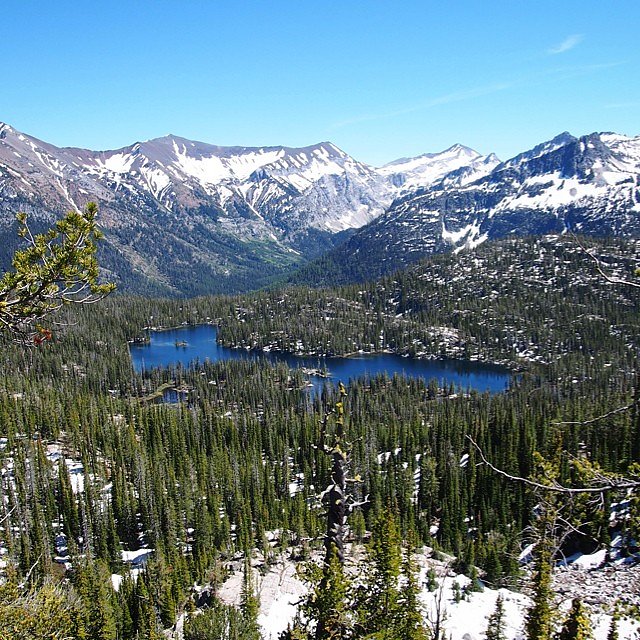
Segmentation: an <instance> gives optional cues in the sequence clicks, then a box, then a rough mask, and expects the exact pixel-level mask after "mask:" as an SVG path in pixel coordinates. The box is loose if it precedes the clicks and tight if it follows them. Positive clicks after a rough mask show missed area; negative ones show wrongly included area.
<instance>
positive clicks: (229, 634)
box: [184, 598, 260, 640]
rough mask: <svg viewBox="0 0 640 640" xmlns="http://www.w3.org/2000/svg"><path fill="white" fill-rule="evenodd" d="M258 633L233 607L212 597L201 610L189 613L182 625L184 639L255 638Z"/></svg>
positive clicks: (242, 639) (243, 639)
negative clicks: (209, 602) (208, 604)
mask: <svg viewBox="0 0 640 640" xmlns="http://www.w3.org/2000/svg"><path fill="white" fill-rule="evenodd" d="M259 638H260V635H259V634H257V632H256V631H255V630H254V629H252V628H251V625H248V624H247V619H246V618H245V617H244V615H243V614H242V613H241V612H240V611H238V609H236V608H235V607H232V606H229V605H225V604H223V603H222V602H220V600H218V599H216V598H214V599H213V602H212V603H211V605H210V606H209V607H208V608H206V609H204V610H203V611H202V612H198V613H194V614H191V615H189V617H188V618H187V620H186V622H185V625H184V640H256V639H259Z"/></svg>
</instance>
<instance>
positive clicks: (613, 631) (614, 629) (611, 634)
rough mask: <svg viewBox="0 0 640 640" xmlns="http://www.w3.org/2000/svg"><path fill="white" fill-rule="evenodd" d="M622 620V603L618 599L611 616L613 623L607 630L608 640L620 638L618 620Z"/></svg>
mask: <svg viewBox="0 0 640 640" xmlns="http://www.w3.org/2000/svg"><path fill="white" fill-rule="evenodd" d="M619 620H620V605H619V602H618V601H616V604H615V606H614V608H613V615H612V616H611V624H610V625H609V631H608V632H607V640H618V638H619V635H620V634H619V632H618V621H619Z"/></svg>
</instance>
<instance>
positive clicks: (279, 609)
mask: <svg viewBox="0 0 640 640" xmlns="http://www.w3.org/2000/svg"><path fill="white" fill-rule="evenodd" d="M353 553H354V557H355V558H356V559H361V557H360V556H361V550H360V551H356V552H353ZM599 559H600V552H598V553H595V554H591V555H590V556H581V557H580V558H576V559H575V560H574V563H573V564H571V565H568V566H565V567H559V568H558V570H557V571H556V575H555V588H556V591H557V593H558V594H559V604H558V607H559V608H560V609H561V610H562V611H563V612H565V613H566V611H568V609H569V607H570V604H571V599H572V598H573V597H576V596H577V595H579V596H581V597H583V598H584V601H585V602H586V603H587V604H589V605H590V606H591V607H592V611H593V613H592V616H591V619H592V623H593V628H594V637H595V640H606V637H607V633H608V631H609V626H610V624H611V618H610V616H609V615H606V614H605V613H603V612H602V606H601V605H602V604H603V600H602V599H601V600H600V601H597V600H596V599H594V597H593V596H592V594H591V592H590V590H589V589H585V585H586V584H587V583H590V582H594V592H598V591H600V592H601V591H602V590H603V587H602V586H597V584H596V583H597V582H598V579H599V577H600V574H602V576H601V577H602V580H606V581H608V582H609V583H612V582H614V583H615V586H614V591H616V593H618V592H619V593H618V595H620V596H622V595H625V596H628V595H629V590H628V589H632V590H634V589H636V585H635V581H634V578H633V576H628V575H627V572H626V570H624V571H623V570H621V569H617V570H615V574H616V575H615V577H614V578H612V577H611V575H608V574H607V575H605V573H606V572H604V573H603V572H602V571H601V570H596V571H594V570H593V568H592V567H594V566H596V562H598V561H599ZM416 561H417V564H418V566H419V569H420V571H419V584H420V585H421V587H422V593H421V596H420V599H421V602H422V604H423V607H424V614H425V616H426V621H427V626H428V625H429V620H433V619H434V616H435V613H436V609H437V602H438V600H439V601H440V610H441V613H443V614H444V629H445V637H447V638H450V639H451V640H483V638H484V635H485V632H486V629H487V623H488V617H489V616H490V615H491V613H493V611H494V609H495V605H496V600H497V599H498V596H499V595H502V597H503V600H504V610H505V619H506V625H505V637H506V640H521V639H522V638H523V637H524V620H525V615H526V612H527V609H528V608H529V606H530V605H531V599H530V598H529V597H528V596H527V595H525V594H522V593H516V592H514V591H510V590H508V589H490V588H488V587H485V588H484V589H483V591H481V592H470V593H466V594H465V587H466V586H467V585H469V583H470V580H469V578H467V577H466V576H464V575H460V574H456V573H454V572H453V571H452V570H451V569H450V563H448V562H446V561H444V560H436V559H435V558H433V557H432V555H431V550H430V549H428V548H425V550H424V552H422V553H420V554H418V555H417V557H416ZM252 562H253V565H254V568H253V572H254V579H255V581H256V590H257V592H258V595H259V597H260V613H259V616H258V622H259V624H260V626H261V628H262V632H263V636H264V640H277V638H278V635H279V633H281V632H282V631H283V630H284V629H286V628H287V625H288V624H289V623H290V622H291V621H292V620H293V617H294V615H295V612H296V608H297V603H298V602H299V601H300V599H301V598H302V596H303V595H304V594H305V592H306V586H305V584H304V583H303V582H302V581H301V580H299V579H298V577H297V574H296V563H294V562H293V561H291V560H289V559H288V555H284V556H280V557H279V558H278V561H277V562H276V563H275V564H273V565H271V566H269V567H268V568H265V565H264V564H263V563H262V560H261V557H260V556H257V558H256V559H254V560H253V561H252ZM242 567H243V563H242V561H237V562H235V563H234V564H233V567H232V573H231V575H230V577H229V578H228V579H227V580H226V581H225V583H224V584H223V585H222V587H221V588H220V589H219V591H218V596H219V597H220V599H221V600H222V601H223V602H225V603H227V604H232V605H235V606H239V604H240V592H241V590H242V579H243V569H242ZM429 568H433V569H434V570H435V572H436V576H437V583H438V587H437V588H436V590H435V591H433V592H430V591H429V590H428V589H427V571H428V569H429ZM638 569H639V571H638V574H639V575H640V567H639V568H638ZM265 571H266V572H265ZM612 571H614V570H613V569H612ZM263 573H264V575H262V574H263ZM618 580H622V581H623V582H624V581H625V580H626V581H627V582H626V584H627V587H628V589H626V588H624V587H622V586H619V585H618V584H617V581H618ZM456 583H457V585H458V591H459V593H460V597H459V601H458V602H456V595H455V594H456V588H455V584H456ZM571 585H575V589H573V588H572V586H571ZM576 590H577V591H576ZM607 610H608V611H610V609H608V608H607ZM638 630H639V625H638V623H637V622H633V621H631V620H628V619H622V620H620V623H619V632H620V636H619V637H620V640H631V639H632V638H635V637H637V636H636V635H635V634H636V633H638Z"/></svg>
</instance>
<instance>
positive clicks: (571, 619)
mask: <svg viewBox="0 0 640 640" xmlns="http://www.w3.org/2000/svg"><path fill="white" fill-rule="evenodd" d="M592 638H593V631H592V629H591V620H590V619H589V614H588V612H587V610H586V608H585V606H584V604H583V603H582V600H580V598H574V599H573V601H572V603H571V609H570V611H569V614H568V616H567V619H566V620H565V623H564V625H563V626H562V630H561V631H560V633H559V634H558V640H592Z"/></svg>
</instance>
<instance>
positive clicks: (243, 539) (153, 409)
mask: <svg viewBox="0 0 640 640" xmlns="http://www.w3.org/2000/svg"><path fill="white" fill-rule="evenodd" d="M590 246H593V247H595V251H596V254H597V255H598V256H599V259H600V261H601V262H600V265H601V267H600V269H601V271H604V272H605V273H606V274H607V275H610V278H609V279H607V278H605V277H603V275H602V273H601V271H600V270H599V268H598V265H596V263H595V262H594V261H593V260H592V259H591V257H590V256H589V255H587V254H586V253H585V251H584V250H583V249H582V248H581V247H580V246H579V245H578V244H577V243H576V242H575V241H574V240H573V239H571V238H557V237H547V238H542V239H541V238H537V239H518V240H509V241H503V242H499V243H491V244H487V245H484V246H482V247H480V248H478V249H476V250H474V251H473V252H467V253H461V254H459V255H455V256H436V257H433V258H431V259H429V260H427V261H424V262H421V263H419V264H417V265H415V266H413V267H410V268H409V269H407V270H406V271H403V272H400V273H397V274H394V275H393V276H388V277H385V278H383V279H381V280H377V281H375V282H370V283H366V284H361V285H350V286H345V287H340V288H327V289H308V288H302V287H299V288H296V287H293V288H286V289H280V288H278V289H270V290H265V291H261V292H257V293H252V294H245V295H241V296H216V297H199V298H193V299H182V300H170V299H148V298H141V297H131V296H126V295H121V294H115V295H112V296H110V297H108V298H106V299H104V300H102V301H101V302H99V303H98V304H95V305H91V306H86V307H82V306H80V307H73V308H67V309H64V310H63V312H62V313H61V314H59V315H58V316H56V318H55V322H53V323H52V324H51V325H50V327H49V328H50V329H51V331H52V339H51V340H46V341H44V342H41V343H40V344H37V345H36V344H34V345H32V346H30V347H27V346H25V345H23V344H15V343H13V342H12V341H11V340H10V338H9V337H7V336H5V337H4V338H3V340H4V342H3V345H2V354H3V378H2V381H0V469H1V470H2V476H1V482H0V554H1V555H0V571H1V572H2V575H3V578H4V582H3V584H2V585H1V586H0V607H2V618H3V620H2V621H0V629H1V632H0V637H7V638H10V637H16V638H29V637H37V638H40V637H54V638H58V637H60V638H62V637H74V638H75V637H78V638H101V639H105V640H107V639H116V638H117V639H122V640H124V639H129V638H149V639H151V638H161V637H163V635H162V634H163V629H170V628H172V627H173V626H174V625H175V624H176V622H177V621H178V620H179V619H181V618H184V615H183V614H184V613H185V612H187V613H188V612H193V611H194V610H196V609H198V608H200V607H201V605H202V587H205V586H207V587H208V591H207V593H208V594H213V600H212V601H209V604H210V607H209V609H208V611H209V612H213V614H207V615H208V616H209V618H206V616H203V617H201V619H200V622H197V620H198V616H192V619H193V621H195V622H193V623H192V625H191V627H189V623H188V622H187V626H186V627H185V634H186V635H185V637H188V638H190V639H196V638H207V637H214V638H215V637H220V638H226V637H230V638H231V637H233V638H236V637H237V638H257V637H259V630H258V628H257V626H256V622H255V620H256V602H255V594H253V592H252V586H251V580H250V579H249V577H247V580H246V584H245V586H244V587H243V605H242V607H241V610H240V611H239V612H238V611H236V610H235V609H233V608H229V607H226V606H225V605H222V604H221V603H220V602H218V601H217V600H215V593H216V590H217V589H218V588H219V587H220V585H221V584H222V583H223V581H224V579H225V577H226V575H227V573H228V567H229V563H231V562H236V563H237V562H244V559H245V558H251V557H252V556H254V555H255V554H256V553H259V554H260V557H261V558H262V559H263V561H264V563H265V564H268V563H269V562H273V561H275V558H276V556H278V555H281V554H286V555H287V556H288V557H290V558H293V559H294V560H296V561H297V562H300V564H301V565H302V564H303V563H304V562H305V561H308V560H309V559H310V558H314V557H317V555H318V553H319V549H321V547H322V545H323V540H324V536H325V530H326V526H327V524H326V511H327V508H326V504H325V503H323V500H322V496H321V494H322V493H323V492H324V490H325V489H326V488H327V487H329V486H331V484H332V467H331V457H330V456H328V455H327V454H326V452H325V450H324V448H323V439H324V438H325V437H327V434H326V433H325V431H326V430H328V431H329V436H331V435H332V434H334V435H335V429H336V425H335V422H336V421H335V415H336V413H335V407H336V406H337V404H338V403H339V404H340V406H341V411H342V410H344V430H345V434H346V435H345V438H346V440H347V441H348V443H349V455H348V467H349V475H350V478H352V479H354V481H353V482H351V483H350V484H349V494H350V495H349V499H350V501H351V503H352V504H353V505H354V506H353V508H352V509H351V511H350V513H349V515H348V525H349V527H348V532H347V542H348V543H350V544H351V543H353V545H354V547H359V546H361V545H369V549H370V550H369V553H370V554H371V557H372V558H373V563H374V565H375V566H377V567H378V568H380V567H384V566H387V567H388V570H387V573H386V574H384V575H383V576H382V577H380V575H378V577H377V582H376V581H373V582H367V580H364V581H363V583H362V584H360V587H359V588H360V591H359V595H358V596H357V598H356V600H357V602H358V603H359V604H358V606H359V609H358V611H359V612H360V613H358V614H357V615H360V616H362V619H366V620H368V622H367V624H369V625H370V626H369V627H368V628H365V627H366V625H365V624H364V623H362V625H363V626H362V630H361V631H357V630H354V629H350V630H347V627H346V626H344V627H343V628H344V633H343V636H338V637H345V638H347V637H354V638H355V637H363V638H364V637H369V638H374V637H375V638H382V637H385V638H396V637H397V638H400V637H407V638H409V637H422V636H419V635H415V636H413V635H408V633H409V632H406V633H405V632H400V631H394V633H396V635H384V636H383V635H375V634H376V633H381V632H380V629H381V628H384V627H385V626H387V627H388V626H389V621H388V620H386V621H385V619H384V616H383V617H382V618H376V615H377V614H376V615H374V614H373V613H372V612H373V611H374V608H372V607H374V605H373V604H372V601H373V600H375V598H374V597H373V596H372V595H371V592H369V593H367V589H374V587H373V586H372V585H374V584H377V585H378V587H377V588H379V585H380V584H383V585H384V584H386V585H387V587H388V588H389V589H390V590H391V591H393V589H392V588H391V587H389V586H388V583H389V575H393V572H394V571H395V576H396V579H397V576H398V574H399V573H400V569H399V564H400V559H399V558H400V555H399V554H400V551H398V550H397V549H400V547H403V548H404V545H402V544H401V542H400V541H401V540H404V541H407V540H411V541H412V542H411V546H413V547H419V546H422V545H428V546H429V547H431V548H433V549H435V550H436V551H437V552H438V553H443V554H451V555H452V556H453V557H455V569H456V571H458V572H459V573H461V574H466V575H468V576H471V577H472V578H473V580H477V579H478V578H481V579H482V581H483V583H484V584H486V585H489V586H492V587H499V586H507V587H510V588H512V589H520V588H522V586H523V584H524V583H525V582H526V580H525V577H526V575H527V571H526V570H525V568H524V567H523V566H522V564H521V563H520V562H519V561H518V556H519V554H520V551H521V549H522V548H524V547H525V546H526V545H527V544H528V543H529V542H531V541H532V539H533V538H532V533H531V525H532V524H533V525H535V520H536V518H537V516H538V515H539V501H540V497H539V495H537V494H536V493H535V492H533V491H532V490H531V488H530V487H529V486H528V485H526V484H524V483H521V482H513V481H509V480H507V479H505V478H504V477H503V476H501V475H500V474H498V473H496V472H495V470H493V469H492V468H490V466H488V465H487V464H484V463H483V460H482V458H481V455H484V456H485V457H486V459H487V460H489V461H491V463H492V465H494V466H495V467H496V468H498V469H501V470H504V471H505V472H507V473H509V474H512V475H514V476H518V477H521V478H531V477H537V478H540V477H544V474H545V473H548V469H549V465H552V466H553V474H552V475H553V480H554V481H555V482H557V483H558V484H559V485H563V486H576V487H580V486H582V487H584V486H587V485H588V483H589V481H590V480H591V478H592V475H593V470H594V469H597V470H598V471H602V472H603V473H608V474H622V475H624V476H625V477H635V476H634V475H633V474H634V473H637V471H636V470H635V468H634V464H635V463H638V462H639V461H640V413H639V412H638V408H637V404H636V400H637V393H638V377H637V350H638V346H639V345H640V335H639V332H638V297H639V290H638V289H636V288H634V287H630V286H626V285H625V284H616V283H615V282H611V279H612V278H619V279H622V280H629V281H631V280H633V278H634V274H635V269H636V266H637V263H638V259H639V258H640V247H638V246H637V244H635V243H629V242H624V241H620V240H616V241H613V240H611V241H603V242H599V243H595V242H591V243H590ZM203 323H211V324H215V325H217V326H218V328H219V333H218V336H219V339H220V340H221V341H222V342H223V343H224V344H225V345H227V346H230V347H235V348H238V349H253V350H263V349H269V350H274V349H277V350H281V351H285V352H294V353H305V354H323V355H331V356H341V355H348V354H352V353H354V352H359V351H363V352H380V351H390V352H394V353H398V354H401V355H406V356H407V357H431V358H437V357H454V358H460V359H471V360H481V361H486V362H495V363H500V364H503V365H506V366H508V367H509V368H510V369H511V370H512V371H513V381H512V385H511V388H510V389H509V390H508V391H507V392H505V393H499V394H494V395H490V394H488V393H486V394H480V393H477V392H471V391H469V390H467V389H456V388H440V387H439V385H438V384H437V382H436V381H420V380H409V379H406V378H403V377H400V376H395V377H392V378H389V377H386V376H379V377H375V378H371V379H358V380H350V381H347V380H345V381H343V382H344V383H345V384H346V397H345V398H344V399H342V398H341V397H340V396H339V389H338V387H337V386H336V385H335V384H334V385H328V386H327V387H326V388H325V390H324V391H323V392H322V393H320V394H317V395H312V394H310V393H309V392H308V389H307V386H306V383H307V376H306V374H305V373H304V372H303V371H301V370H299V369H298V370H290V369H288V368H287V367H285V366H284V365H278V366H273V365H270V364H268V363H267V362H260V361H258V362H245V361H227V362H207V361H202V362H196V363H194V364H193V365H192V366H189V367H173V368H166V369H154V370H149V371H144V372H140V373H138V372H135V371H134V370H133V369H132V365H131V360H130V357H129V352H128V343H129V342H131V341H138V342H144V341H145V340H146V339H147V336H148V331H149V329H150V328H151V327H154V328H162V327H175V326H183V325H196V324H203ZM167 388H172V389H178V390H180V391H182V392H183V393H181V395H180V398H181V400H180V401H179V402H177V403H174V402H162V390H163V389H167ZM624 406H630V409H629V410H626V411H616V409H617V408H619V407H624ZM603 415H605V416H606V417H604V418H602V419H598V420H595V418H599V417H600V416H603ZM472 441H473V442H475V443H476V444H477V446H478V447H479V449H478V448H476V447H475V446H473V444H472ZM626 497H627V498H628V499H630V503H629V511H627V512H625V513H624V514H623V515H621V516H620V517H618V518H616V517H613V516H611V513H612V512H611V507H610V501H611V499H613V498H612V496H610V495H609V494H606V495H605V494H604V493H603V500H604V504H603V503H602V502H598V501H591V500H581V499H577V500H575V501H574V502H572V503H571V504H569V505H568V506H567V508H566V509H565V510H564V511H563V518H564V520H565V521H566V523H567V526H568V527H570V531H569V533H567V534H566V535H565V537H564V538H563V541H562V543H561V544H560V550H561V551H562V552H563V553H566V554H570V553H573V552H575V551H576V550H583V551H592V550H594V549H596V548H598V547H603V548H604V547H606V546H607V545H608V544H609V542H610V540H611V538H612V536H614V535H622V539H623V544H624V545H625V549H624V552H625V553H627V554H633V553H635V552H636V551H637V549H636V547H635V540H637V536H638V532H637V528H636V527H637V517H636V514H635V511H634V509H636V508H637V505H636V502H637V496H636V494H633V493H631V494H629V495H627V496H626ZM533 528H534V530H535V526H534V527H533ZM393 545H395V546H396V547H397V549H396V551H394V550H393V549H391V551H389V549H388V548H387V547H393ZM145 550H146V551H145ZM385 553H387V554H391V555H390V556H389V557H391V558H392V561H390V564H389V562H387V565H385V559H384V558H385V557H387V556H385ZM394 554H395V555H394ZM405 554H406V555H405ZM402 555H403V557H404V558H405V561H406V563H407V567H409V568H406V567H405V566H404V565H405V561H403V569H402V572H403V575H404V576H405V583H403V584H406V585H411V584H412V579H411V576H412V575H413V574H412V570H411V569H410V555H411V554H409V553H406V551H403V552H402ZM132 558H143V559H144V562H140V563H139V564H136V565H135V570H134V571H133V572H132V570H131V569H132V566H133V565H132V561H131V559H132ZM394 558H395V559H394ZM376 559H377V560H376ZM376 562H378V564H376ZM247 564H248V563H246V562H245V567H247ZM394 566H395V569H394V568H393V567H394ZM389 567H391V568H389ZM307 571H308V572H310V573H311V574H313V570H312V569H308V568H307ZM245 573H249V574H250V568H249V569H247V568H245ZM132 574H133V575H132ZM116 575H119V576H121V577H120V578H115V577H114V576H116ZM385 576H386V578H385ZM385 579H387V582H386V583H385ZM313 580H314V578H313V575H312V576H311V578H310V582H311V583H312V584H314V583H313ZM315 580H316V587H317V588H318V589H321V588H322V584H320V582H321V581H320V579H318V576H317V575H316V578H315ZM391 582H392V580H391ZM116 583H117V585H118V589H117V590H116V589H114V588H113V586H112V585H113V584H116ZM194 585H196V587H197V588H194ZM324 586H325V591H326V584H325V585H324ZM345 589H347V587H345ZM329 591H330V590H329ZM337 591H339V589H338V588H336V592H337ZM406 591H407V592H408V589H407V590H406ZM394 593H395V592H394ZM405 595H406V594H405ZM324 596H325V597H327V595H326V592H325V594H324ZM394 597H395V596H394ZM398 597H399V596H398ZM329 600H330V598H329ZM329 600H326V601H325V602H329ZM316 602H321V600H317V601H316ZM403 602H405V604H406V601H403ZM312 604H313V603H312ZM329 604H331V603H330V602H329ZM329 604H327V607H329ZM307 605H308V606H307V609H306V611H307V613H308V615H309V616H313V615H314V609H313V606H310V605H309V603H308V602H307ZM414 605H415V603H414ZM632 605H633V601H632V600H630V601H628V602H626V603H625V601H624V598H623V602H622V605H621V606H626V607H627V609H626V610H625V611H626V612H627V613H629V612H632V611H633V607H632ZM331 606H333V607H334V608H335V609H339V607H337V605H336V603H335V602H334V603H333V604H331ZM412 606H413V605H412ZM409 609H410V607H409V606H405V607H404V609H403V607H402V606H400V605H397V606H396V609H394V611H396V613H397V611H400V610H404V611H405V612H406V611H409ZM316 614H317V610H316ZM341 615H343V616H344V615H346V614H345V612H342V613H341ZM394 615H395V614H394ZM347 618H348V616H347ZM205 619H207V620H208V622H207V623H210V625H211V626H210V628H209V631H207V630H206V629H205V630H204V631H202V635H198V633H200V632H199V631H198V629H197V626H198V624H201V625H202V626H203V627H204V624H205V623H204V622H203V621H204V620H205ZM216 620H217V622H216ZM394 620H396V622H394V624H396V623H397V626H396V627H393V628H394V629H396V628H397V629H400V628H404V627H401V625H402V624H408V623H407V621H406V620H402V621H400V622H398V620H397V619H396V618H394ZM216 624H217V625H218V627H219V631H215V633H218V635H214V631H212V630H211V629H213V628H214V626H215V625H216ZM340 624H343V625H344V624H346V623H345V621H344V620H342V622H340ZM412 624H413V623H412ZM12 625H13V626H12ZM375 625H378V626H377V627H376V626H375ZM406 628H408V627H406ZM411 628H412V629H413V630H414V631H415V630H416V629H417V628H418V627H417V626H416V624H413V626H412V627H411ZM43 629H45V630H46V629H58V630H60V635H51V636H45V635H38V634H39V633H40V634H41V633H44V632H43V631H42V630H43ZM233 629H235V631H234V633H236V635H231V630H233ZM8 630H9V631H8ZM11 630H13V631H11ZM441 631H442V633H443V634H444V630H441ZM12 632H13V634H14V635H11V633H12ZM1 633H5V636H2V635H1ZM21 633H22V634H23V635H20V634H21ZM189 633H190V634H191V635H190V636H189ZM206 633H209V634H210V635H206ZM296 633H298V634H299V635H295V634H296ZM302 633H303V631H302V630H300V629H298V630H296V629H292V630H291V631H290V632H289V637H291V638H294V637H307V636H305V635H300V634H302ZM318 633H319V632H317V631H316V637H322V638H324V637H327V638H328V637H332V636H329V635H326V636H323V635H318ZM402 633H405V635H402ZM416 633H417V631H416ZM425 633H427V631H425ZM6 634H8V635H6ZM29 634H31V635H29ZM224 634H227V635H224ZM349 634H350V635H349ZM358 634H359V635H358ZM431 635H432V636H433V630H432V631H431ZM424 637H427V636H424ZM444 637H446V636H445V635H442V638H444ZM433 640H441V638H440V637H434V638H433Z"/></svg>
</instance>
